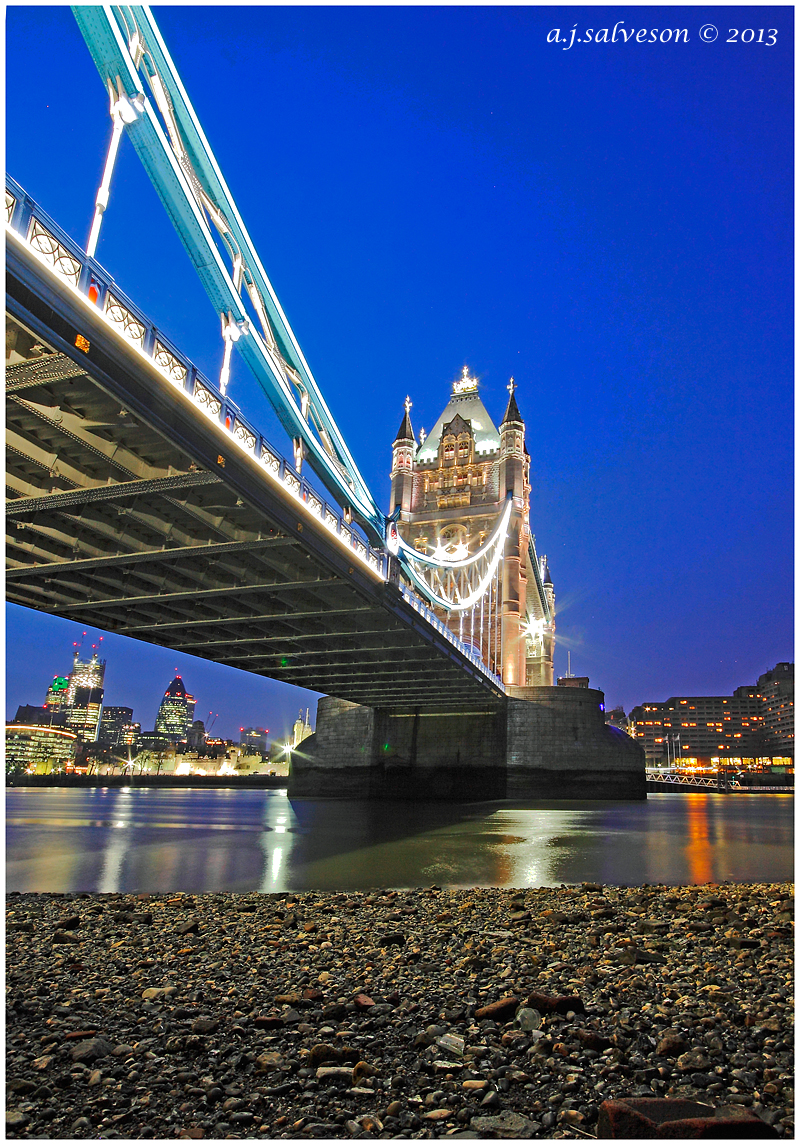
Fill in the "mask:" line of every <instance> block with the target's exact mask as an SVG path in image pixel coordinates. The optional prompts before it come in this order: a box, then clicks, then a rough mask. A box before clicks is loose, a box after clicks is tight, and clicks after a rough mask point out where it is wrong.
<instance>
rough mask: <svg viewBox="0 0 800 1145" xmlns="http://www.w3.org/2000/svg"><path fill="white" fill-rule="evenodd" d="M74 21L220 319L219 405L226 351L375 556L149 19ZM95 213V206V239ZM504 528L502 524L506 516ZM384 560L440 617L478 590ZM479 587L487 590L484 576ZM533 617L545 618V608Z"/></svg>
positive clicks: (371, 502)
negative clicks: (448, 588)
mask: <svg viewBox="0 0 800 1145" xmlns="http://www.w3.org/2000/svg"><path fill="white" fill-rule="evenodd" d="M73 12H74V14H75V18H76V20H77V22H78V26H79V28H80V30H81V32H82V34H83V36H84V39H85V40H86V43H87V45H88V46H89V50H90V51H91V54H92V57H93V59H94V62H95V64H96V66H97V69H98V71H99V72H100V75H101V77H102V78H103V80H104V82H105V83H106V86H107V88H108V92H109V97H110V102H111V110H112V118H114V122H115V124H116V127H115V132H119V131H121V130H122V129H123V126H122V124H123V120H122V119H121V118H120V116H119V109H120V108H124V110H125V116H124V130H126V131H127V132H128V134H129V136H130V139H131V142H132V144H133V146H134V148H135V149H136V151H137V153H138V154H139V157H140V158H141V160H142V163H143V165H144V167H145V170H146V171H147V173H148V175H149V176H150V179H151V181H152V183H153V185H154V187H155V189H156V191H157V193H158V195H159V197H160V198H161V201H162V202H163V204H164V206H165V208H166V211H167V214H168V215H169V217H170V219H171V220H172V222H173V224H174V226H175V228H176V230H177V232H178V235H179V237H180V238H181V241H182V242H183V244H184V246H185V248H186V250H187V252H188V254H189V257H190V258H191V260H192V263H193V264H194V267H195V269H196V271H197V273H198V275H199V277H200V280H201V282H202V283H203V286H204V287H205V289H206V292H207V294H208V296H209V298H210V299H211V301H212V303H213V305H214V307H215V309H216V311H217V313H218V314H219V315H220V318H221V320H222V331H223V338H225V339H226V349H225V364H224V366H223V377H222V381H221V386H220V388H221V390H222V393H223V395H225V394H226V392H227V371H228V362H229V360H230V353H231V349H232V345H233V343H234V342H235V344H236V347H237V349H238V350H239V353H240V354H241V355H242V357H243V358H244V360H245V362H246V363H247V365H248V366H249V368H250V369H251V371H252V373H253V375H254V376H255V378H256V380H257V381H258V383H259V384H260V386H261V387H262V389H263V390H264V392H265V394H266V395H267V397H268V399H269V401H270V402H271V404H272V406H273V407H274V409H275V412H276V413H277V415H278V418H279V419H280V421H281V424H282V425H283V426H284V428H285V429H286V431H287V432H288V433H289V435H290V436H291V437H292V439H293V441H294V443H295V462H296V468H297V470H298V471H299V470H300V469H301V467H302V463H303V458H304V457H307V458H308V463H309V465H310V466H311V468H312V469H313V470H314V472H315V473H316V474H317V476H318V477H319V478H320V480H321V481H322V482H323V484H324V485H325V487H326V488H327V489H329V490H330V491H331V492H332V493H333V495H334V496H335V497H337V498H338V499H339V502H340V504H341V505H343V506H345V513H346V515H347V516H350V515H352V516H354V517H355V518H356V519H357V520H358V521H359V523H360V524H361V525H362V527H363V528H364V530H365V531H366V533H367V535H368V536H369V537H370V538H371V539H372V540H375V541H378V542H379V543H380V544H381V545H383V546H384V547H386V541H387V524H388V521H387V518H386V516H385V515H384V514H383V512H382V511H381V510H380V508H379V507H378V505H377V502H376V501H375V499H374V497H373V496H372V493H371V492H370V490H369V488H368V487H367V484H366V482H365V481H364V479H363V477H362V476H361V474H360V472H359V470H358V467H357V466H356V463H355V461H354V460H353V458H352V456H351V454H350V451H349V449H348V448H347V445H346V443H345V441H344V438H343V437H342V435H341V433H340V431H339V429H338V426H337V425H336V422H335V421H334V419H333V416H332V414H331V412H330V410H329V409H328V407H327V405H326V403H325V400H324V398H323V396H322V393H321V391H320V389H319V386H318V385H317V382H316V380H315V379H314V377H313V375H312V373H311V369H310V367H309V365H308V363H307V362H306V360H305V358H304V356H303V353H302V350H301V349H300V345H299V343H298V341H297V339H296V338H295V335H294V333H293V331H292V329H291V327H290V325H289V323H288V321H287V319H286V316H285V314H284V313H283V310H282V309H281V305H280V303H279V301H278V298H277V296H276V294H275V292H274V290H273V288H272V285H271V283H270V281H269V279H268V278H267V274H266V271H265V270H264V268H263V266H262V264H261V260H260V259H259V257H258V253H257V252H256V250H255V247H254V246H253V244H252V241H251V239H250V236H249V235H248V233H247V230H246V228H245V226H244V223H243V222H242V220H241V218H240V215H239V212H238V210H237V208H236V204H235V202H234V199H233V196H232V195H231V193H230V191H229V189H228V187H227V185H226V183H225V180H224V178H223V176H222V172H221V171H220V169H219V166H218V165H217V162H216V159H215V158H214V154H213V152H212V150H211V147H210V145H209V143H208V140H207V139H206V137H205V135H204V133H203V130H202V128H201V126H200V123H199V121H198V119H197V116H196V115H195V112H194V109H193V107H192V105H191V102H190V100H189V97H188V95H187V94H186V91H185V90H184V87H183V84H182V83H181V80H180V77H179V75H178V73H177V71H176V69H175V65H174V64H173V62H172V59H171V58H170V55H169V52H168V51H167V48H166V45H165V44H164V41H163V40H162V38H161V34H160V32H159V30H158V27H157V25H156V22H155V20H154V19H153V16H152V13H151V12H150V9H149V8H147V7H144V6H127V5H103V6H93V7H85V6H78V7H75V8H73ZM148 93H149V94H148ZM114 138H115V139H116V138H117V135H115V136H114ZM112 150H113V148H112ZM106 166H107V174H106V176H105V177H104V186H105V190H101V194H100V195H99V196H98V204H100V201H101V199H102V200H103V201H105V198H107V191H108V179H109V178H110V174H109V171H110V161H109V162H107V165H106ZM102 209H103V208H102V207H100V206H99V205H98V212H99V213H96V215H95V223H94V225H93V230H92V234H93V236H94V237H95V238H96V233H97V230H98V228H99V220H100V217H101V214H102ZM215 232H216V234H217V235H218V236H219V237H218V240H215V237H214V235H215ZM218 242H219V243H221V249H220V246H219V245H218ZM227 260H229V261H230V267H228V265H226V263H227ZM247 303H249V307H250V309H249V310H248V307H247ZM252 314H255V315H256V316H257V320H258V324H260V327H261V329H260V332H259V330H258V329H257V324H256V322H255V321H253V320H252ZM505 521H506V525H507V521H508V514H507V513H506V514H505ZM499 544H500V545H502V540H501V541H500V542H499ZM496 545H497V541H496V540H495V539H493V541H492V542H491V544H490V545H489V546H486V547H485V549H484V550H482V551H481V552H480V553H476V554H474V556H473V557H471V558H469V560H468V561H467V562H465V563H466V564H469V565H475V567H476V568H477V567H478V565H479V564H482V563H484V562H485V560H486V558H487V554H488V552H489V550H491V549H492V547H493V546H495V547H496ZM390 551H391V552H393V553H395V552H396V554H397V555H396V560H397V562H398V564H399V566H400V567H401V569H402V571H403V573H404V574H405V576H406V577H407V579H408V580H409V581H410V582H411V583H412V584H413V585H414V586H415V588H416V589H417V590H418V591H420V592H422V593H423V594H424V595H425V596H427V598H428V599H429V600H430V601H431V602H433V603H435V604H438V605H440V606H441V607H443V608H446V609H448V610H450V611H459V610H463V609H465V608H468V607H470V606H471V605H472V604H473V603H474V601H475V600H476V599H477V598H479V597H480V596H481V595H482V593H483V592H484V591H485V588H486V585H484V584H483V581H481V582H480V583H479V584H478V585H477V588H476V587H475V585H474V584H470V590H469V592H468V593H467V594H465V593H464V592H459V591H458V590H457V589H456V588H454V590H453V592H452V594H451V595H450V597H448V598H447V599H445V598H444V597H442V595H441V594H440V593H439V592H438V591H437V590H436V588H435V587H434V586H433V585H431V584H429V583H428V582H427V581H426V579H425V575H424V572H423V571H422V570H421V569H420V567H419V566H433V567H434V568H435V569H437V570H440V571H441V572H443V573H444V574H447V573H448V572H451V571H452V569H453V564H452V562H450V561H447V560H441V561H440V560H438V559H432V558H426V557H424V556H422V555H421V554H418V553H417V552H416V551H414V550H412V549H411V548H410V546H408V545H406V544H404V543H403V542H402V540H401V541H400V544H399V551H397V548H395V547H391V549H390ZM484 579H485V580H486V583H487V584H488V582H489V581H490V580H491V575H489V576H488V577H486V578H484ZM467 601H468V602H469V603H466V602H467ZM543 609H544V612H545V615H547V614H548V608H547V602H546V601H544V603H543Z"/></svg>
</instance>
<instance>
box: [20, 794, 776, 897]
mask: <svg viewBox="0 0 800 1145" xmlns="http://www.w3.org/2000/svg"><path fill="white" fill-rule="evenodd" d="M793 805H794V800H793V798H792V796H789V795H774V794H768V795H720V794H716V793H712V792H709V793H706V792H702V793H692V794H679V793H675V794H672V793H668V794H658V795H651V796H650V797H649V798H648V800H647V802H646V803H612V802H608V803H595V802H580V801H578V802H572V803H561V802H559V803H556V802H552V803H550V802H542V801H539V802H536V803H529V804H519V803H514V804H510V803H491V804H489V803H483V804H474V803H473V804H459V805H447V804H441V803H420V804H410V803H366V802H357V801H342V802H339V801H313V800H298V801H294V802H290V801H289V799H288V798H287V795H286V792H285V791H281V790H274V789H273V790H262V791H235V790H233V789H230V788H221V789H216V790H200V789H194V790H192V789H189V790H187V789H175V788H160V789H158V788H151V789H144V788H143V789H139V788H121V789H120V788H116V789H115V788H93V789H83V790H80V789H70V788H66V789H58V788H50V789H38V788H12V789H9V790H8V791H7V793H6V806H7V817H6V835H7V851H6V855H7V878H6V886H7V889H8V890H22V891H24V890H39V891H45V890H50V891H79V890H80V891H175V890H186V891H197V892H200V891H218V890H220V891H222V890H230V891H245V890H261V891H264V892H269V891H281V890H302V889H353V890H356V889H361V888H366V887H378V886H395V887H403V886H422V885H429V884H430V883H434V882H435V883H438V884H440V885H447V886H461V887H466V886H513V887H523V886H552V885H558V884H560V883H562V882H563V883H577V882H584V881H597V882H603V883H611V884H617V885H619V884H633V883H644V882H648V883H668V884H680V883H703V882H709V881H713V882H724V881H726V880H735V881H774V880H782V879H790V878H791V877H792V871H793V860H792V843H793ZM232 833H235V834H236V839H235V840H234V838H233V837H232Z"/></svg>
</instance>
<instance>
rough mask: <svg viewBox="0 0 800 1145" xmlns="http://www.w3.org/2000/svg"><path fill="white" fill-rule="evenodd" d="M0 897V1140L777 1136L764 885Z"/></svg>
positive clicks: (782, 1028) (788, 990)
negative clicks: (642, 1107)
mask: <svg viewBox="0 0 800 1145" xmlns="http://www.w3.org/2000/svg"><path fill="white" fill-rule="evenodd" d="M6 901H7V935H6V936H7V958H6V970H7V1018H6V1035H7V1049H6V1131H7V1135H8V1136H9V1137H12V1138H36V1139H64V1138H66V1139H79V1138H115V1137H116V1138H126V1139H130V1138H134V1139H136V1138H151V1139H153V1138H159V1139H175V1138H189V1139H192V1138H196V1139H199V1138H208V1139H227V1138H234V1139H235V1138H245V1137H248V1138H253V1137H257V1138H300V1139H303V1138H325V1139H336V1138H340V1139H358V1138H381V1139H388V1138H395V1137H403V1138H414V1139H420V1138H426V1139H427V1138H434V1137H448V1136H454V1137H471V1138H474V1137H485V1138H514V1139H524V1138H532V1137H543V1138H572V1139H586V1138H589V1137H595V1136H596V1135H597V1122H598V1111H599V1108H600V1106H601V1104H602V1103H603V1102H604V1101H606V1100H609V1099H614V1098H625V1097H628V1098H631V1097H648V1098H653V1097H672V1098H690V1099H692V1100H694V1101H696V1102H698V1103H701V1104H703V1105H705V1106H713V1107H716V1108H721V1107H726V1108H727V1109H729V1110H730V1111H731V1112H732V1113H733V1114H735V1113H736V1110H737V1109H741V1110H742V1111H744V1110H746V1111H747V1112H748V1113H750V1114H755V1115H756V1116H757V1117H758V1118H760V1119H761V1120H762V1121H764V1122H766V1124H767V1125H769V1126H771V1127H772V1129H773V1130H774V1132H775V1134H776V1135H777V1136H779V1137H784V1138H792V1137H793V1136H794V1117H793V1010H792V968H793V917H794V913H793V887H792V886H791V885H790V884H787V883H772V884H763V883H762V884H724V885H717V884H713V885H708V884H707V885H704V886H688V887H669V886H641V887H624V888H623V887H616V886H603V885H600V884H595V883H592V884H589V883H585V884H582V885H578V886H562V887H559V888H550V887H546V888H536V889H524V890H510V889H494V888H489V889H486V888H481V889H474V890H452V889H447V888H440V887H435V886H434V887H427V888H420V889H411V890H397V891H384V890H376V891H373V892H363V893H354V892H345V893H329V892H325V893H320V892H302V893H297V894H292V893H281V894H269V895H265V894H259V893H244V894H234V893H226V894H202V895H189V894H173V895H167V894H151V895H148V894H139V895H135V894H91V895H90V894H28V893H24V894H20V893H13V892H12V893H11V894H9V895H8V896H7V900H6Z"/></svg>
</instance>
